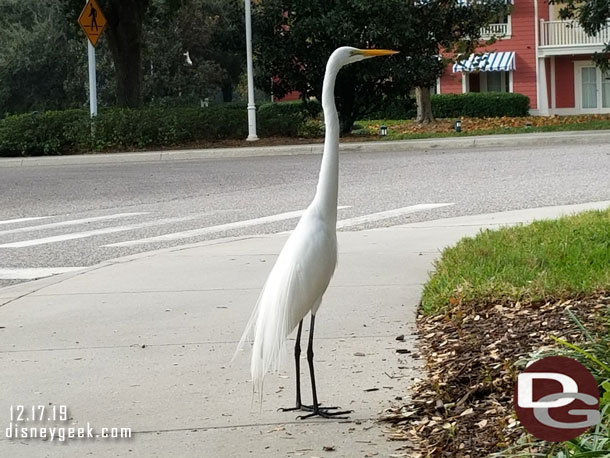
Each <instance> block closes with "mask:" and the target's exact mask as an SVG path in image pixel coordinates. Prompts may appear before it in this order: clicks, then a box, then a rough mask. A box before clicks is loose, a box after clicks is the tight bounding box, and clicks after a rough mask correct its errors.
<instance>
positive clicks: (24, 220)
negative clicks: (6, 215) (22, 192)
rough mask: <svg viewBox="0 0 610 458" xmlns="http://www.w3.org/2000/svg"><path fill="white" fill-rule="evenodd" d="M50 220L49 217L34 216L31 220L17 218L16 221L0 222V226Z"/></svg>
mask: <svg viewBox="0 0 610 458" xmlns="http://www.w3.org/2000/svg"><path fill="white" fill-rule="evenodd" d="M46 218H50V216H34V217H31V218H17V219H7V220H4V221H0V225H2V224H15V223H25V222H26V221H34V220H37V219H46Z"/></svg>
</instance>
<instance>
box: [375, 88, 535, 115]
mask: <svg viewBox="0 0 610 458" xmlns="http://www.w3.org/2000/svg"><path fill="white" fill-rule="evenodd" d="M430 102H431V103H432V113H433V114H434V116H435V117H436V118H459V117H460V116H466V117H471V118H495V117H501V116H511V117H512V116H527V115H528V114H529V107H530V101H529V98H528V97H527V96H525V95H523V94H515V93H509V92H469V93H466V94H435V95H432V96H430ZM416 116H417V105H416V104H415V100H414V99H412V98H406V99H404V100H393V101H391V102H388V103H387V104H385V105H384V106H383V107H382V108H380V109H378V110H375V111H374V112H372V113H371V114H370V115H368V116H366V117H365V118H363V119H413V118H415V117H416Z"/></svg>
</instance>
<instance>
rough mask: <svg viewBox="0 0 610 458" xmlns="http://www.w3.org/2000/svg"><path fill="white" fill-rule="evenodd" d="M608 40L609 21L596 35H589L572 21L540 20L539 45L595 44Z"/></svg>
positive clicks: (601, 43)
mask: <svg viewBox="0 0 610 458" xmlns="http://www.w3.org/2000/svg"><path fill="white" fill-rule="evenodd" d="M609 41H610V22H609V23H608V24H607V25H606V27H605V28H604V29H602V30H601V31H600V32H599V33H598V34H597V35H593V36H589V35H587V34H586V33H585V31H584V30H583V29H582V27H581V26H580V25H578V23H576V22H574V21H544V20H541V21H540V46H578V45H593V46H595V45H603V44H605V43H608V42H609Z"/></svg>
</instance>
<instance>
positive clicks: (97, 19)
mask: <svg viewBox="0 0 610 458" xmlns="http://www.w3.org/2000/svg"><path fill="white" fill-rule="evenodd" d="M78 23H79V24H80V26H81V28H82V29H83V31H84V32H85V34H86V35H87V38H89V41H90V42H91V44H92V45H93V46H95V45H96V44H97V41H98V40H99V39H100V35H101V34H102V32H103V31H104V27H106V18H105V17H104V14H103V13H102V10H101V9H100V7H99V5H98V4H97V2H96V1H95V0H88V1H87V4H86V5H85V8H83V11H82V13H80V16H79V17H78Z"/></svg>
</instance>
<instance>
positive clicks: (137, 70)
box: [62, 0, 150, 107]
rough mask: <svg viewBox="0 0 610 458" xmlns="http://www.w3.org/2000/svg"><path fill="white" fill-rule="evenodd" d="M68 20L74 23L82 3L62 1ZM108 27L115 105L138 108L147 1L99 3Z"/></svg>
mask: <svg viewBox="0 0 610 458" xmlns="http://www.w3.org/2000/svg"><path fill="white" fill-rule="evenodd" d="M62 2H63V6H64V11H65V13H66V16H67V17H68V18H74V19H76V18H77V17H78V14H79V13H80V11H81V10H82V9H83V6H84V3H85V2H84V1H83V0H62ZM98 3H99V5H100V8H101V9H102V12H103V13H104V16H105V17H106V19H107V21H108V23H107V25H106V30H105V32H104V34H105V36H106V39H107V41H108V47H109V48H110V52H111V53H112V57H113V62H114V66H115V70H116V97H117V103H118V104H119V105H120V106H123V107H137V106H139V105H140V103H141V101H142V99H141V87H142V45H143V32H142V24H143V22H144V19H145V16H146V13H147V10H148V7H149V6H150V0H99V1H98Z"/></svg>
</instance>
